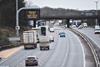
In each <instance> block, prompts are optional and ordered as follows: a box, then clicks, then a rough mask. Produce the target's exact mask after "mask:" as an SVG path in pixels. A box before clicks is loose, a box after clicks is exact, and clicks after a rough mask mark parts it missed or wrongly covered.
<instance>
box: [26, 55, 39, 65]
mask: <svg viewBox="0 0 100 67" xmlns="http://www.w3.org/2000/svg"><path fill="white" fill-rule="evenodd" d="M25 65H26V66H38V58H37V57H36V56H28V57H27V58H26V60H25Z"/></svg>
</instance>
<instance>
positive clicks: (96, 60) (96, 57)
mask: <svg viewBox="0 0 100 67" xmlns="http://www.w3.org/2000/svg"><path fill="white" fill-rule="evenodd" d="M70 30H71V31H72V32H74V33H75V34H77V35H79V36H80V37H82V39H84V40H85V41H86V42H87V44H88V46H89V48H90V50H91V52H92V54H93V57H94V60H95V64H96V67H100V61H99V57H98V54H97V53H96V49H95V48H94V45H95V44H94V42H93V41H92V40H91V39H89V38H88V37H87V36H86V35H84V34H83V33H80V32H79V31H77V30H75V29H70Z"/></svg>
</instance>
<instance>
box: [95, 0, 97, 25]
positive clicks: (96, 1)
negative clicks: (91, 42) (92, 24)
mask: <svg viewBox="0 0 100 67" xmlns="http://www.w3.org/2000/svg"><path fill="white" fill-rule="evenodd" d="M95 3H96V16H97V15H98V0H96V1H95ZM96 25H98V19H97V18H96Z"/></svg>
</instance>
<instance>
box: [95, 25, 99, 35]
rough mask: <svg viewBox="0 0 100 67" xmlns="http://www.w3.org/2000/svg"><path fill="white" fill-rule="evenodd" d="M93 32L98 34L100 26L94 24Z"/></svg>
mask: <svg viewBox="0 0 100 67" xmlns="http://www.w3.org/2000/svg"><path fill="white" fill-rule="evenodd" d="M95 34H100V26H99V25H95Z"/></svg>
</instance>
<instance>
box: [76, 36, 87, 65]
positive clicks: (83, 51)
mask: <svg viewBox="0 0 100 67" xmlns="http://www.w3.org/2000/svg"><path fill="white" fill-rule="evenodd" d="M75 37H76V38H77V40H78V41H79V43H80V46H81V48H82V53H83V62H84V64H83V67H86V66H85V65H86V62H85V50H84V47H83V46H82V43H81V41H80V39H79V38H78V37H77V36H76V35H75Z"/></svg>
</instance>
